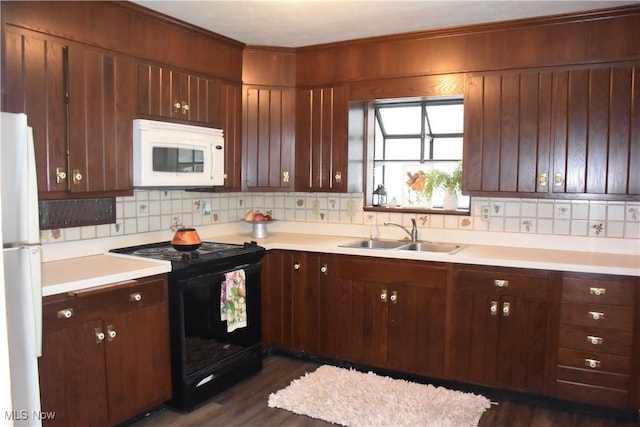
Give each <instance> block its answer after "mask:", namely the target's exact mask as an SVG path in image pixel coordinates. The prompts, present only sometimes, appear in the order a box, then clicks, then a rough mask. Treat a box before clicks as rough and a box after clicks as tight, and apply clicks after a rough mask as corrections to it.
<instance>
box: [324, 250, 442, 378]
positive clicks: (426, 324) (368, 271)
mask: <svg viewBox="0 0 640 427" xmlns="http://www.w3.org/2000/svg"><path fill="white" fill-rule="evenodd" d="M338 268H339V275H340V277H339V279H340V282H341V283H342V285H341V286H342V287H343V289H345V291H346V290H348V291H349V292H350V293H351V301H350V315H349V317H348V319H347V321H346V324H345V326H343V330H347V331H349V332H350V337H349V338H350V340H349V341H350V349H349V351H348V356H347V357H348V360H350V361H352V362H356V363H362V364H365V365H371V366H378V367H383V368H387V369H393V370H398V371H403V372H408V373H415V374H422V375H426V376H433V377H442V376H443V374H444V340H445V310H446V305H445V295H446V287H447V267H446V265H445V264H440V263H430V262H422V261H409V260H398V259H380V258H369V257H358V256H341V257H339V266H338ZM334 332H335V333H338V334H340V333H341V330H340V329H337V330H334Z"/></svg>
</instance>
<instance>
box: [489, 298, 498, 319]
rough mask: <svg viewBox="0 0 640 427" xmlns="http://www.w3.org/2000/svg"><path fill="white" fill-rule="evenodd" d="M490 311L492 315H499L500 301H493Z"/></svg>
mask: <svg viewBox="0 0 640 427" xmlns="http://www.w3.org/2000/svg"><path fill="white" fill-rule="evenodd" d="M489 313H491V315H492V316H497V315H498V301H491V306H490V307H489Z"/></svg>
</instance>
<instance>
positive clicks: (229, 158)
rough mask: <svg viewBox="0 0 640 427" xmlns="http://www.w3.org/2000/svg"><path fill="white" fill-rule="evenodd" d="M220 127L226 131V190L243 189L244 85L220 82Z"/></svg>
mask: <svg viewBox="0 0 640 427" xmlns="http://www.w3.org/2000/svg"><path fill="white" fill-rule="evenodd" d="M219 110H220V123H219V126H220V129H222V131H223V132H224V143H225V147H224V173H225V180H224V186H223V188H224V190H226V191H240V190H241V189H242V85H240V84H239V83H238V84H232V83H225V82H221V83H220V107H219Z"/></svg>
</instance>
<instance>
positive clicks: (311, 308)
mask: <svg viewBox="0 0 640 427" xmlns="http://www.w3.org/2000/svg"><path fill="white" fill-rule="evenodd" d="M263 274H264V275H265V276H264V278H263V281H262V283H263V342H264V345H265V346H266V347H277V348H284V349H287V350H291V351H295V352H301V353H309V354H311V355H317V356H321V357H327V358H330V359H334V360H340V361H345V362H349V363H355V364H360V365H365V366H371V367H378V368H383V369H389V370H394V371H399V372H405V373H410V374H417V375H422V376H425V377H431V378H441V379H445V380H452V381H457V382H461V383H469V384H476V385H480V386H486V387H492V388H497V389H502V390H509V391H516V392H522V393H528V394H535V395H543V396H550V397H555V398H558V399H563V400H568V401H572V402H578V403H585V404H590V405H596V406H600V407H605V408H614V409H623V410H637V409H638V408H640V382H639V381H638V378H639V377H640V365H639V364H638V363H637V360H638V356H637V354H638V351H639V350H640V333H638V331H640V311H639V310H638V308H637V307H638V302H639V298H640V295H638V293H639V292H640V291H639V288H640V278H637V277H624V276H610V275H598V274H579V273H566V272H551V271H546V270H535V269H523V268H506V267H492V266H481V265H466V264H454V263H438V262H425V261H415V260H402V259H388V258H378V257H364V256H352V255H339V254H324V253H313V252H301V251H283V250H275V251H273V250H272V251H268V252H267V255H266V257H265V258H264V261H263Z"/></svg>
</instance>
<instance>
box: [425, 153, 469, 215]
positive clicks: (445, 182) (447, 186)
mask: <svg viewBox="0 0 640 427" xmlns="http://www.w3.org/2000/svg"><path fill="white" fill-rule="evenodd" d="M438 189H442V190H443V191H444V201H443V207H444V210H456V209H457V208H458V194H459V193H460V191H461V189H462V162H459V163H458V164H457V166H456V168H455V169H454V170H453V171H452V172H445V171H443V170H439V169H433V170H430V171H429V172H427V173H426V174H425V176H424V186H423V189H422V191H423V193H424V195H425V197H426V198H427V199H428V200H431V197H432V196H433V192H434V191H436V190H438Z"/></svg>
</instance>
